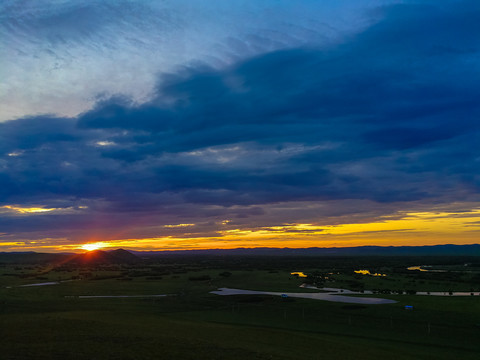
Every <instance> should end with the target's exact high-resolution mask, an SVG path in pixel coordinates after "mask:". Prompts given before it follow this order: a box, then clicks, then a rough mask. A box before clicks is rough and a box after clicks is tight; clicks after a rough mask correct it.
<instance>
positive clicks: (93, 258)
mask: <svg viewBox="0 0 480 360" xmlns="http://www.w3.org/2000/svg"><path fill="white" fill-rule="evenodd" d="M138 260H139V258H138V257H137V256H136V255H134V254H132V253H130V252H129V251H126V250H123V249H118V250H111V251H104V250H92V251H89V252H86V253H83V254H78V255H75V256H74V257H73V258H72V259H71V260H70V261H69V262H70V263H74V264H81V265H95V264H132V263H135V262H137V261H138Z"/></svg>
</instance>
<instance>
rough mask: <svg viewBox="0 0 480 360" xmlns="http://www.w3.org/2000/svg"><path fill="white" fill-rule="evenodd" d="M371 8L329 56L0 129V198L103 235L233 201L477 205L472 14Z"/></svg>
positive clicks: (476, 42)
mask: <svg viewBox="0 0 480 360" xmlns="http://www.w3.org/2000/svg"><path fill="white" fill-rule="evenodd" d="M379 11H380V10H379ZM381 11H382V12H381V14H382V16H383V19H382V20H381V21H380V22H378V23H377V24H375V25H373V26H371V27H370V28H368V29H367V30H365V31H364V32H363V33H361V34H358V35H356V36H354V37H352V38H349V39H347V40H346V41H345V42H344V43H342V44H339V45H336V46H334V47H333V46H332V47H329V48H322V49H312V48H310V49H306V48H302V49H291V50H284V51H277V52H273V53H269V54H265V55H262V56H258V57H256V58H253V59H249V60H247V61H244V62H242V63H239V64H236V65H234V66H232V67H230V68H228V69H225V70H221V71H219V70H212V69H209V68H206V67H201V66H199V67H197V68H195V67H191V68H186V69H183V70H179V72H178V73H176V74H170V75H168V76H167V75H164V76H163V78H162V81H160V84H161V85H159V87H158V91H157V96H156V97H155V98H154V99H153V100H152V101H150V102H149V103H146V104H143V105H136V104H133V103H131V102H129V100H128V99H125V98H122V97H116V98H112V99H107V100H104V101H102V102H99V103H98V104H97V106H96V107H95V108H94V109H92V110H91V111H88V112H86V113H84V114H82V115H81V116H79V117H78V118H77V119H59V118H55V117H37V118H28V119H23V120H17V121H11V122H7V123H3V124H0V137H1V140H2V141H1V143H0V150H1V152H2V154H3V155H2V159H1V160H0V169H1V174H0V197H1V199H0V200H1V201H2V203H3V204H10V203H16V204H30V203H32V202H37V203H41V204H48V203H50V202H55V201H57V202H58V201H65V202H66V203H67V204H68V203H69V202H70V203H72V204H78V203H79V202H81V201H83V200H85V199H90V200H92V201H102V202H103V201H104V202H105V203H106V204H108V205H105V207H101V208H99V209H97V210H96V211H98V212H103V213H108V214H109V215H108V216H109V218H110V219H111V220H109V221H110V223H111V224H112V225H111V226H112V227H113V226H114V224H124V222H128V220H126V219H125V216H123V215H121V214H122V213H124V212H130V213H135V212H139V213H142V212H146V211H148V212H149V213H151V214H155V212H157V214H160V215H162V216H165V217H164V218H162V219H160V217H154V218H152V219H151V221H155V222H156V223H161V222H162V221H163V222H164V223H168V221H171V220H172V219H173V218H174V217H175V216H176V215H178V216H180V217H191V218H195V217H199V216H204V215H205V216H209V215H208V214H211V216H219V217H220V216H222V214H227V213H229V212H228V211H229V210H228V209H229V208H232V207H234V206H235V205H240V206H244V210H242V211H240V212H239V213H238V214H237V215H236V216H237V217H238V218H245V217H248V216H257V215H258V214H263V210H262V208H261V207H255V208H254V209H257V210H256V211H254V212H249V211H248V208H249V206H253V205H260V206H266V205H268V204H273V203H279V202H288V201H319V200H342V199H367V200H373V201H376V202H379V203H392V202H405V201H419V200H428V201H437V202H442V201H452V200H458V201H460V200H463V199H464V198H467V197H470V198H471V197H472V196H473V197H474V196H477V194H478V192H479V187H480V180H479V177H478V170H479V160H478V159H479V158H480V153H479V150H478V149H479V147H478V143H479V140H480V139H479V134H480V122H479V121H478V119H479V116H480V76H479V74H480V72H479V70H480V69H479V65H478V61H476V59H478V56H479V54H480V37H479V36H478V34H480V21H478V19H479V18H480V5H477V3H476V2H464V3H462V6H456V5H455V6H452V7H448V6H446V7H442V6H434V5H432V6H418V5H408V6H407V5H404V6H394V7H388V8H384V9H382V10H381ZM32 199H33V200H32ZM65 199H67V200H65ZM82 199H83V200H82ZM214 205H215V206H220V209H222V207H224V208H223V209H224V210H219V208H217V209H216V210H212V208H211V206H214ZM65 206H67V205H65ZM336 211H338V209H336ZM340 212H341V211H340ZM167 214H168V215H167ZM202 214H203V215H202ZM230 214H231V213H230ZM255 214H257V215H255ZM231 215H232V214H231ZM45 216H49V215H45ZM64 216H68V215H64ZM133 218H135V216H133ZM65 219H67V218H65ZM5 221H7V220H5ZM16 221H18V220H16ZM71 221H75V220H74V219H73V217H72V219H71ZM132 221H133V220H132ZM32 224H33V223H32ZM60 224H61V225H60V226H64V227H65V228H67V227H68V226H69V224H68V221H65V223H63V222H61V223H60ZM12 226H13V225H12ZM32 227H35V225H32Z"/></svg>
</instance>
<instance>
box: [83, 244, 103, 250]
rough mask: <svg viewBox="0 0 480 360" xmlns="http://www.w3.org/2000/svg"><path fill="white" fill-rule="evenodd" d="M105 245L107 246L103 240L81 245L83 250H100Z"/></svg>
mask: <svg viewBox="0 0 480 360" xmlns="http://www.w3.org/2000/svg"><path fill="white" fill-rule="evenodd" d="M103 247H105V244H104V243H102V242H96V243H90V244H85V245H82V246H81V248H82V249H83V250H87V251H92V250H98V249H101V248H103Z"/></svg>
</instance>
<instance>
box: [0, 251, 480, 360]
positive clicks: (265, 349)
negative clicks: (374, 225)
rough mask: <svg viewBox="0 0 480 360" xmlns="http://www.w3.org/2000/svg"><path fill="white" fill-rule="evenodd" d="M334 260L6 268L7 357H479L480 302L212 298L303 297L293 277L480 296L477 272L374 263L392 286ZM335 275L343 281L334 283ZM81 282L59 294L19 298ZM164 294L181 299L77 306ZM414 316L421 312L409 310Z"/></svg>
mask: <svg viewBox="0 0 480 360" xmlns="http://www.w3.org/2000/svg"><path fill="white" fill-rule="evenodd" d="M336 261H337V262H335V263H328V262H327V263H326V261H325V260H318V262H315V260H314V259H313V260H312V259H309V260H308V261H307V262H306V263H305V265H306V267H305V268H302V267H301V264H302V261H301V259H300V260H299V259H297V260H295V261H293V260H292V259H285V260H281V259H275V260H274V261H273V262H268V261H267V262H266V261H261V260H258V259H257V260H245V259H243V260H238V259H237V260H234V259H230V260H228V261H217V260H215V259H190V260H185V259H178V260H176V261H173V260H169V261H168V262H162V261H160V260H159V261H157V262H150V263H149V264H144V263H142V264H136V265H128V266H127V265H108V266H95V267H93V268H85V267H82V268H73V267H70V268H68V267H67V268H66V267H63V268H58V267H57V268H56V270H55V268H53V267H51V266H50V267H48V266H47V265H45V264H44V265H28V266H27V265H12V264H9V265H4V266H3V267H2V268H0V275H1V277H0V281H1V287H0V339H1V343H0V344H1V345H0V358H1V359H333V360H335V359H381V358H389V359H478V358H479V354H480V342H479V341H478V340H479V339H480V296H466V297H453V296H447V297H434V296H419V295H405V294H402V295H392V294H388V295H387V294H376V295H369V296H376V297H383V298H390V299H394V300H397V301H398V303H395V304H387V305H353V304H345V303H334V302H326V301H318V300H306V299H293V298H281V297H273V296H266V295H237V296H218V295H214V294H210V293H209V291H212V290H215V289H217V288H218V287H232V288H242V289H251V290H269V291H280V292H282V291H285V292H287V291H295V292H300V291H302V290H301V289H299V288H298V286H299V285H300V284H301V283H302V281H303V280H302V279H299V278H296V277H294V276H291V275H290V271H306V272H307V273H308V272H310V273H313V272H315V271H316V273H317V277H316V281H318V279H319V278H322V277H323V278H322V280H321V281H322V282H323V285H324V286H334V285H338V286H337V287H343V288H347V287H348V285H349V284H350V285H352V286H354V287H355V286H356V287H361V286H364V287H365V289H369V288H372V287H377V288H379V289H380V290H379V291H383V292H387V291H385V290H386V288H385V287H386V286H387V285H388V286H389V288H390V289H391V290H396V289H401V288H405V287H409V288H411V289H415V290H417V291H420V290H423V289H425V290H428V291H430V290H431V291H435V290H440V289H441V288H442V286H444V287H448V289H445V290H449V289H450V288H452V290H454V291H457V290H465V291H471V290H474V291H478V290H479V289H475V288H474V286H475V285H476V277H475V276H476V272H475V271H476V270H475V269H474V268H472V269H473V270H472V271H464V269H463V268H461V267H459V266H457V267H456V265H455V263H452V264H448V265H446V267H447V268H449V269H450V270H449V271H448V272H445V273H437V275H432V276H431V277H430V278H429V277H428V276H426V274H425V273H420V272H410V273H409V272H402V271H400V270H399V269H403V267H404V266H403V265H404V264H403V263H402V260H398V259H397V260H395V261H394V265H392V266H390V267H388V261H386V262H382V263H381V264H379V263H378V261H377V260H375V261H373V263H375V264H374V266H376V267H378V268H379V269H380V267H381V269H382V270H383V271H385V272H388V271H390V273H387V277H384V278H383V279H376V278H373V277H359V276H358V275H355V274H352V271H350V270H349V267H351V266H356V265H358V263H357V262H358V259H356V260H352V259H350V260H349V259H340V260H336ZM369 261H370V260H369V259H364V262H363V263H362V264H363V265H365V266H367V265H368V263H369ZM410 261H412V260H410ZM413 261H414V260H413ZM349 262H351V264H350V265H348V266H345V264H348V263H349ZM267 263H268V266H267V265H266V264H267ZM228 264H230V266H228ZM315 264H317V266H315ZM342 264H343V265H342ZM399 264H400V265H399ZM407 265H411V264H407ZM462 266H464V265H463V264H462ZM247 268H248V269H250V270H246V269H247ZM287 268H289V269H288V270H287ZM330 268H335V271H333V270H332V271H331V272H330V273H328V272H327V271H328V269H330ZM252 269H253V270H252ZM460 270H461V271H460ZM321 274H323V275H321ZM438 274H443V275H438ZM325 278H328V279H325ZM71 279H73V281H68V282H62V283H60V284H58V285H48V286H36V287H17V286H18V285H21V284H31V283H40V282H46V281H58V280H71ZM387 279H389V280H387ZM311 280H312V277H311V278H310V279H309V281H311ZM7 286H8V287H7ZM411 289H410V293H413V292H414V291H412V290H411ZM303 291H309V290H303ZM310 291H312V290H310ZM154 294H171V295H170V296H166V297H159V298H79V297H78V296H85V295H154ZM405 305H412V306H413V307H414V309H413V310H405V309H404V307H405Z"/></svg>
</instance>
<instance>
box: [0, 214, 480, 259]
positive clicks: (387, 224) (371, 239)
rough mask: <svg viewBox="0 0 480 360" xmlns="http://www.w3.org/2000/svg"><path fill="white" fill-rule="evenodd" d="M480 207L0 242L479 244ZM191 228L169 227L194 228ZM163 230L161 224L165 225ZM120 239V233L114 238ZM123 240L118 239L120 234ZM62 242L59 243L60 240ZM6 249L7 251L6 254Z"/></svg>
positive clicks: (145, 246)
mask: <svg viewBox="0 0 480 360" xmlns="http://www.w3.org/2000/svg"><path fill="white" fill-rule="evenodd" d="M479 220H480V209H477V208H475V209H472V210H469V211H462V212H447V211H431V212H427V211H425V212H405V213H397V214H395V215H394V216H385V217H379V218H377V219H376V220H374V221H370V222H364V223H343V224H335V225H322V224H313V223H298V224H283V225H281V226H270V227H268V226H265V227H256V228H247V227H245V228H235V227H233V225H231V222H228V221H223V222H222V223H221V225H219V228H218V230H217V231H216V235H215V236H208V237H207V236H201V235H198V236H191V235H190V236H189V234H188V233H183V234H182V233H181V234H179V235H169V236H159V237H152V238H117V239H102V240H101V241H96V242H91V243H76V244H71V243H68V239H58V240H59V241H58V242H59V243H60V244H55V240H56V239H43V240H39V241H10V242H4V243H0V251H28V250H30V251H32V250H33V251H41V250H46V251H52V252H60V251H68V252H79V251H81V250H89V251H91V250H95V249H100V248H125V249H129V250H139V251H142V250H144V251H155V250H159V251H160V250H162V251H169V250H170V251H175V250H206V249H235V248H258V247H270V248H287V247H288V248H308V247H325V248H328V247H338V248H342V247H355V246H372V245H373V246H426V245H440V244H456V245H467V244H478V243H479V239H480V221H479ZM195 226H196V225H195V224H179V225H169V226H166V227H167V228H169V227H175V228H181V227H185V228H189V229H192V228H195ZM164 227H165V226H164ZM116 236H119V234H116ZM120 236H121V235H120ZM60 240H61V241H60ZM4 249H5V250H4Z"/></svg>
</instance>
